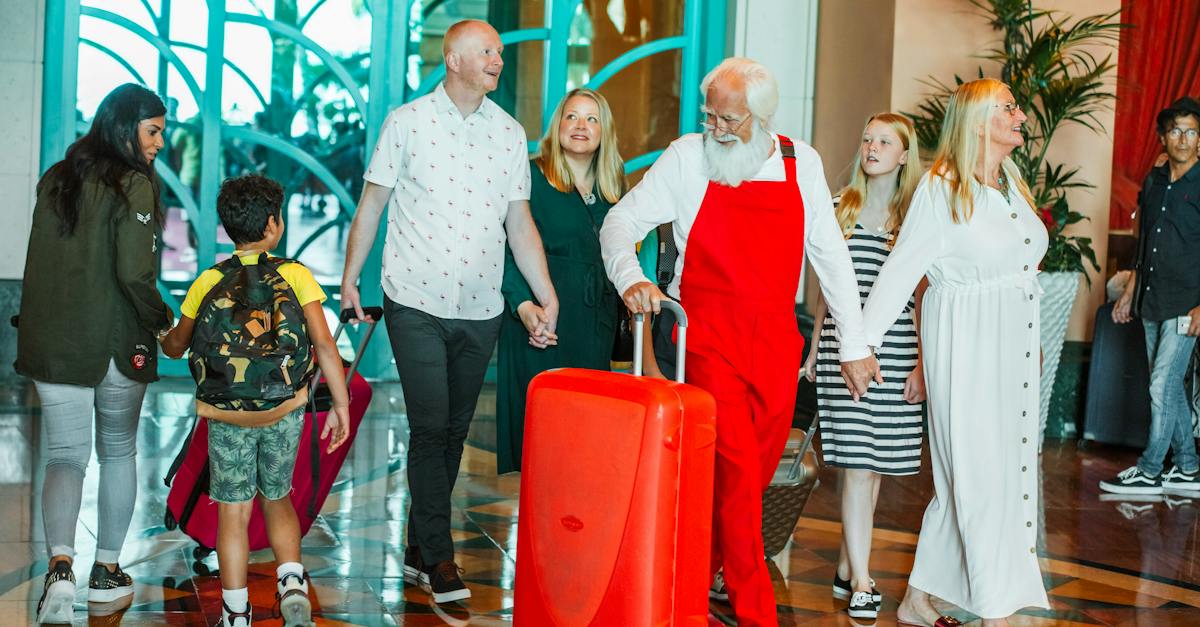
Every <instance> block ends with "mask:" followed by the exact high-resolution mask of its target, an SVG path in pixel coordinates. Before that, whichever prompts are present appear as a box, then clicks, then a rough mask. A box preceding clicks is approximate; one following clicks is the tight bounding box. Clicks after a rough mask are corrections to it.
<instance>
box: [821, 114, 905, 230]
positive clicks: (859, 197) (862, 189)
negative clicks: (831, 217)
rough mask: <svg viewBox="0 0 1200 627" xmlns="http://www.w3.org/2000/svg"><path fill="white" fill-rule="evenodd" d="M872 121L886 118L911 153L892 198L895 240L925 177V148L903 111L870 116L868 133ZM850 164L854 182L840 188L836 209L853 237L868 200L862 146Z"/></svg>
mask: <svg viewBox="0 0 1200 627" xmlns="http://www.w3.org/2000/svg"><path fill="white" fill-rule="evenodd" d="M871 122H882V123H884V124H887V125H888V126H889V127H891V129H892V130H893V131H895V132H896V135H897V136H898V137H899V138H900V145H901V146H903V147H904V152H905V153H906V154H907V155H908V161H907V162H905V163H902V164H900V174H899V176H897V177H896V191H895V192H893V193H892V198H891V199H890V200H889V201H888V221H887V229H888V232H889V233H891V234H892V241H895V240H896V236H897V235H899V234H900V225H901V224H903V223H904V216H905V215H906V214H907V213H908V205H909V203H910V202H912V196H913V192H914V191H915V190H916V189H917V183H918V182H920V180H921V151H920V146H918V145H917V131H916V129H915V128H913V123H912V120H910V119H908V118H907V117H905V116H903V115H900V114H899V113H876V114H875V115H873V116H871V117H869V118H867V123H866V124H864V125H863V132H864V133H865V132H866V129H867V127H868V126H870V125H871ZM850 167H851V173H850V184H849V185H847V186H846V187H844V188H842V191H840V192H838V194H839V195H840V196H841V197H842V199H841V202H839V203H838V206H837V212H836V215H837V221H838V225H840V226H841V227H842V235H844V236H846V237H850V234H851V233H853V232H854V225H855V224H856V223H858V216H859V214H861V213H862V208H863V206H864V205H865V204H866V203H867V173H866V171H864V170H863V166H862V150H859V151H858V152H856V153H855V155H854V163H853V165H851V166H850Z"/></svg>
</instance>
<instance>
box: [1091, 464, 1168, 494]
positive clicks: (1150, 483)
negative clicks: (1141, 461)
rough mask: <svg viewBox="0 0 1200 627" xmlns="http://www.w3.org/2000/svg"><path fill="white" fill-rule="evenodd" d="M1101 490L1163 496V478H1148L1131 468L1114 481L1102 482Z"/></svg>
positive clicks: (1123, 471) (1122, 472)
mask: <svg viewBox="0 0 1200 627" xmlns="http://www.w3.org/2000/svg"><path fill="white" fill-rule="evenodd" d="M1100 489H1101V490H1104V491H1105V492H1112V493H1114V494H1162V491H1163V486H1162V477H1148V476H1146V475H1145V474H1143V473H1142V471H1141V470H1139V469H1138V467H1137V466H1130V467H1129V468H1126V469H1125V470H1122V471H1121V474H1119V475H1117V476H1116V477H1115V478H1113V479H1109V480H1108V481H1101V482H1100Z"/></svg>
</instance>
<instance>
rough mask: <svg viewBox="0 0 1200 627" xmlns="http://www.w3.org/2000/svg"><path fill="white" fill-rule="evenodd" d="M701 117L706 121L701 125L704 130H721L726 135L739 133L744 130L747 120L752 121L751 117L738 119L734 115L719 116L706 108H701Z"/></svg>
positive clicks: (746, 116)
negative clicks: (739, 130) (743, 126)
mask: <svg viewBox="0 0 1200 627" xmlns="http://www.w3.org/2000/svg"><path fill="white" fill-rule="evenodd" d="M700 115H703V116H704V121H703V122H701V123H700V124H701V125H702V126H703V127H704V128H706V129H708V130H710V131H712V130H716V129H718V128H719V129H722V130H724V131H725V132H726V133H736V132H738V129H740V128H742V125H743V124H745V123H746V120H749V119H750V116H749V115H744V116H742V117H737V116H734V115H717V114H716V113H714V112H712V111H709V110H708V109H706V108H704V107H701V108H700Z"/></svg>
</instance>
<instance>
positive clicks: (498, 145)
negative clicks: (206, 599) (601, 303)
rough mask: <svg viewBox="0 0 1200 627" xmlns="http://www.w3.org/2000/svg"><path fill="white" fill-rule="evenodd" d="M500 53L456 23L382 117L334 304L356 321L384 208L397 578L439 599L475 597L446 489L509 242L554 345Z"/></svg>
mask: <svg viewBox="0 0 1200 627" xmlns="http://www.w3.org/2000/svg"><path fill="white" fill-rule="evenodd" d="M502 49H503V44H502V43H501V42H500V36H499V34H497V33H496V30H495V29H493V28H492V27H491V26H489V25H488V24H486V23H484V22H479V21H474V20H466V21H462V22H459V23H457V24H455V25H454V26H452V27H451V28H450V29H449V30H448V31H447V32H446V37H445V43H444V45H443V50H442V52H443V56H444V57H445V61H446V80H445V81H444V82H443V83H442V84H441V85H439V86H438V87H437V89H436V90H434V92H433V93H432V94H429V95H427V96H423V97H421V98H418V99H416V100H414V101H413V102H410V103H408V104H406V105H404V106H402V107H399V108H397V109H396V110H394V111H392V112H391V114H389V115H388V117H387V120H386V121H385V122H384V124H383V128H382V130H381V131H380V134H379V140H378V142H377V143H376V145H375V152H374V153H373V154H372V156H371V160H370V163H369V164H368V167H367V171H366V174H365V175H364V178H365V179H366V185H365V187H364V189H363V194H362V198H361V199H360V200H359V204H358V208H357V211H356V213H355V216H354V222H353V224H352V225H351V227H350V236H349V241H348V243H347V249H346V267H345V272H344V273H343V275H342V307H343V308H353V309H354V310H355V313H356V316H357V317H358V318H360V319H361V318H363V317H364V315H363V312H362V307H361V303H360V302H359V293H358V288H357V283H358V278H359V275H360V274H361V272H362V267H363V263H364V262H365V261H366V258H367V254H368V253H369V252H370V250H371V246H372V244H373V243H374V240H375V233H376V232H377V228H378V225H379V220H380V218H381V216H382V215H383V211H384V207H385V206H386V207H387V237H386V240H385V243H384V250H383V277H382V282H383V292H384V295H385V296H386V299H385V302H384V318H385V320H386V322H387V327H388V335H389V337H390V340H391V344H392V352H393V354H394V355H395V358H396V369H397V370H398V371H399V373H400V384H401V387H402V388H403V390H404V400H405V405H406V406H407V409H408V421H409V456H408V485H409V490H410V492H411V494H412V504H411V508H410V512H409V521H408V541H407V546H406V548H405V551H404V576H405V578H406V579H408V580H410V581H411V582H412V583H415V584H418V585H420V586H422V587H423V588H425V589H426V590H428V591H429V592H430V593H431V594H432V595H433V599H434V602H436V603H445V602H450V601H458V600H461V599H466V598H469V597H470V596H471V592H470V590H469V589H467V587H466V585H465V584H464V583H463V582H462V579H461V578H460V577H459V569H458V566H457V564H455V562H454V544H453V540H452V539H451V536H450V493H451V491H452V490H453V488H454V481H455V478H456V477H457V476H458V467H459V462H460V460H461V458H462V451H463V442H464V441H465V440H466V437H467V431H468V428H469V427H470V422H471V417H472V416H473V415H474V412H475V405H476V402H477V401H478V398H479V391H480V388H481V387H482V385H483V377H484V373H485V372H486V370H487V364H488V360H489V359H490V358H491V355H492V349H493V348H494V347H495V345H496V338H497V335H498V334H499V330H500V315H501V314H502V312H503V310H504V304H503V300H502V298H501V295H500V283H501V278H502V274H503V268H504V246H505V240H506V239H507V241H508V244H509V245H510V246H511V248H512V251H513V256H514V257H515V258H516V262H517V267H518V268H519V269H520V270H521V274H522V275H523V276H524V277H525V280H526V281H528V282H529V286H530V288H532V289H533V292H534V295H535V297H536V298H537V300H538V303H539V305H540V307H539V310H538V315H539V317H540V318H541V319H542V321H543V324H542V326H541V328H540V329H539V330H538V331H537V332H535V334H534V337H533V338H531V339H532V340H533V342H534V343H535V344H536V345H545V344H547V343H552V342H553V341H554V338H555V335H554V328H555V323H556V321H557V315H558V299H557V297H556V296H555V293H554V288H553V286H552V285H551V284H550V275H549V273H548V272H547V270H546V259H545V256H544V253H543V249H542V241H541V238H540V237H539V235H538V232H537V228H536V227H535V226H534V222H533V219H532V218H531V217H530V214H529V202H528V201H529V157H528V151H527V148H526V146H527V144H526V139H525V131H524V129H522V128H521V125H520V124H518V123H517V121H516V120H514V119H513V118H512V117H511V116H509V115H508V114H507V113H505V112H504V111H503V110H502V109H501V108H500V107H499V106H497V105H496V104H495V103H493V102H492V101H491V100H488V99H487V97H486V94H487V93H488V92H491V91H493V90H495V89H496V85H497V82H498V80H499V77H500V72H501V70H502V69H503V67H504V62H503V61H502V60H501V57H500V53H501V51H502Z"/></svg>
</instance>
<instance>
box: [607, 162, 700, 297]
mask: <svg viewBox="0 0 1200 627" xmlns="http://www.w3.org/2000/svg"><path fill="white" fill-rule="evenodd" d="M683 169H684V164H683V160H682V159H681V158H680V155H679V150H678V149H677V147H676V146H675V144H674V143H672V144H671V145H670V146H668V147H667V149H666V150H665V151H663V154H662V155H661V156H660V157H659V158H658V160H657V161H655V162H654V165H652V166H650V169H649V170H647V171H646V174H645V176H643V177H642V180H641V182H639V183H638V184H637V186H635V187H634V188H633V189H632V190H630V191H629V193H627V194H625V197H624V198H622V199H621V200H620V201H619V202H618V203H617V204H616V205H614V206H613V208H612V209H610V210H609V211H608V215H607V216H606V217H605V218H604V225H603V226H601V227H600V253H601V256H602V257H603V258H604V270H605V272H607V273H608V278H609V280H611V281H612V283H613V285H614V286H615V287H616V288H617V293H618V294H624V293H625V290H627V289H629V288H630V287H631V286H633V285H634V284H635V283H638V282H641V281H650V279H647V278H646V276H645V275H644V274H642V267H641V265H640V264H639V263H638V259H637V254H636V251H635V249H634V247H635V245H636V244H637V243H638V242H640V241H642V238H643V237H645V236H646V233H649V232H650V230H651V229H654V228H656V227H658V225H660V224H666V223H668V222H673V221H675V219H676V218H677V216H678V213H679V204H680V203H681V202H684V199H685V198H686V197H687V196H686V195H685V194H681V193H679V190H678V189H677V188H678V187H680V186H681V185H682V184H683V183H684V182H685V181H686V180H687V177H686V176H685V173H684V172H683ZM651 282H652V283H653V281H651Z"/></svg>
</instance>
